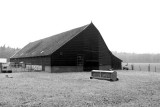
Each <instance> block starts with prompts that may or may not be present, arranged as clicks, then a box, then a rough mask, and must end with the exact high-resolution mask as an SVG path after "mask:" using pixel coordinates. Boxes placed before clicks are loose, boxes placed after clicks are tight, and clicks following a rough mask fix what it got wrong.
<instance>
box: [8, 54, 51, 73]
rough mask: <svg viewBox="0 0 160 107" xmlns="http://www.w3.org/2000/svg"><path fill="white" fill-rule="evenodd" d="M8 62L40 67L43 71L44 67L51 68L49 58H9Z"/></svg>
mask: <svg viewBox="0 0 160 107" xmlns="http://www.w3.org/2000/svg"><path fill="white" fill-rule="evenodd" d="M10 61H11V62H15V63H20V62H24V63H25V64H26V65H42V70H43V71H44V70H45V66H51V59H50V56H39V57H26V58H11V59H10Z"/></svg>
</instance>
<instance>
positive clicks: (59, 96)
mask: <svg viewBox="0 0 160 107" xmlns="http://www.w3.org/2000/svg"><path fill="white" fill-rule="evenodd" d="M117 72H118V78H119V81H115V82H110V81H106V80H97V79H89V77H90V73H89V72H78V73H76V72H75V73H52V74H51V73H44V72H22V73H12V74H4V73H3V74H2V73H1V74H0V107H160V96H159V95H160V73H157V72H139V71H138V72H137V71H117ZM5 75H9V77H12V78H6V77H5Z"/></svg>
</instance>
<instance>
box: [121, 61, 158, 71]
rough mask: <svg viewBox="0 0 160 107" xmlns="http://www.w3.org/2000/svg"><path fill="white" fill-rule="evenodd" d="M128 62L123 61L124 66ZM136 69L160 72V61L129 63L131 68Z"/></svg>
mask: <svg viewBox="0 0 160 107" xmlns="http://www.w3.org/2000/svg"><path fill="white" fill-rule="evenodd" d="M126 64H127V63H122V66H125V65H126ZM132 65H133V69H134V70H136V71H151V72H160V63H128V66H129V69H132V67H131V66H132Z"/></svg>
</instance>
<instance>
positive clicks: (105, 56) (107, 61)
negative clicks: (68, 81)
mask: <svg viewBox="0 0 160 107" xmlns="http://www.w3.org/2000/svg"><path fill="white" fill-rule="evenodd" d="M10 62H14V63H21V62H23V63H24V64H25V65H26V66H27V65H32V66H34V68H37V70H40V71H45V72H69V71H91V70H93V69H94V70H98V69H101V70H103V69H111V68H112V69H121V62H122V60H121V59H119V58H117V57H116V56H114V55H113V54H112V53H111V51H110V50H109V49H108V47H107V45H106V44H105V42H104V40H103V38H102V36H101V34H100V32H99V31H98V29H97V28H96V27H95V25H94V24H93V23H92V22H91V23H90V24H87V25H85V26H82V27H79V28H75V29H72V30H69V31H66V32H63V33H60V34H57V35H53V36H51V37H47V38H44V39H40V40H37V41H34V42H31V43H29V44H28V45H26V46H25V47H24V48H22V49H21V50H20V51H19V52H17V53H16V54H14V55H13V56H12V57H11V58H10Z"/></svg>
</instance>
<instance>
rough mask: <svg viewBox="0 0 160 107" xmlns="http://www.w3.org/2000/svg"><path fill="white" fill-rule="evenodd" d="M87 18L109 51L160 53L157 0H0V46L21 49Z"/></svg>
mask: <svg viewBox="0 0 160 107" xmlns="http://www.w3.org/2000/svg"><path fill="white" fill-rule="evenodd" d="M91 21H92V22H93V23H94V25H95V26H96V27H97V28H98V29H99V31H100V33H101V34H102V36H103V38H104V40H105V42H106V44H107V46H108V47H109V49H110V50H111V51H118V52H135V53H160V47H159V46H160V39H159V36H160V0H0V45H4V44H5V45H6V46H11V47H19V48H22V47H24V46H25V45H26V44H28V43H29V42H32V41H35V40H38V39H42V38H45V37H48V36H51V35H55V34H57V33H61V32H64V31H67V30H70V29H73V28H76V27H80V26H83V25H86V24H89V23H90V22H91Z"/></svg>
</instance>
